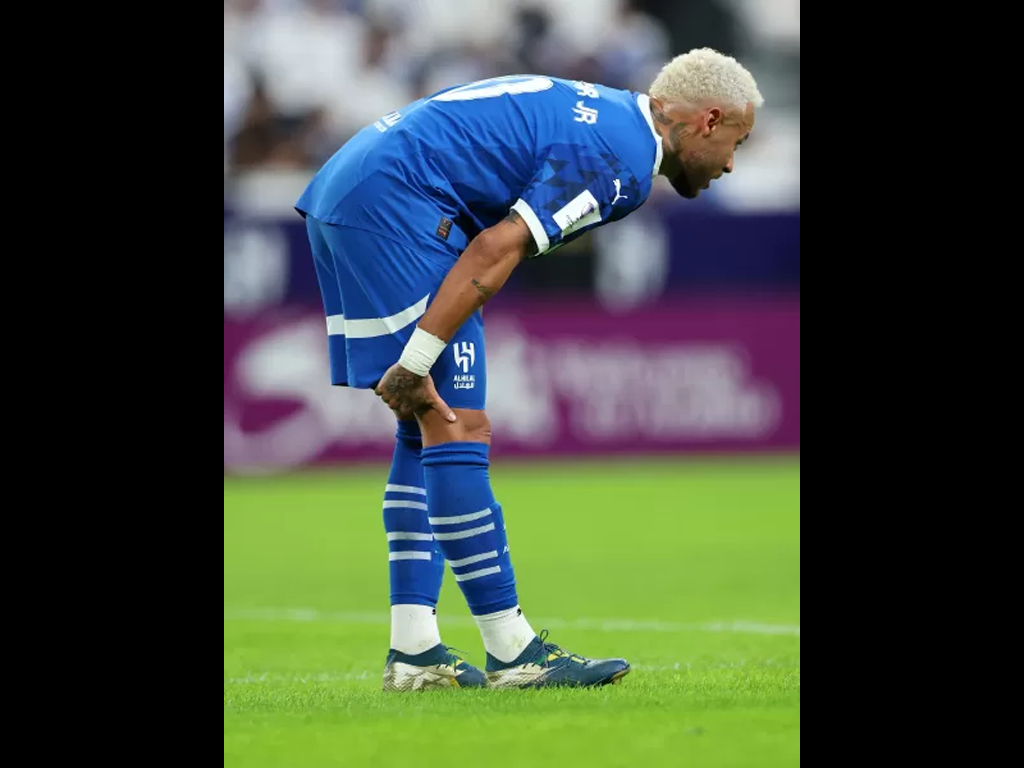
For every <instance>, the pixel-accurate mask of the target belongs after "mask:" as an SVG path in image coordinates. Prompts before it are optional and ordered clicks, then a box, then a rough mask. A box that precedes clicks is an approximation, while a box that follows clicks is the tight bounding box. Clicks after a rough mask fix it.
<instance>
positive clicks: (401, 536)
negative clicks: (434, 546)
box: [388, 531, 434, 541]
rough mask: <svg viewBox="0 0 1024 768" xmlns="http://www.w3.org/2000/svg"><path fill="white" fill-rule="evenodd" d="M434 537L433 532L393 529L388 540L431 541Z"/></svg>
mask: <svg viewBox="0 0 1024 768" xmlns="http://www.w3.org/2000/svg"><path fill="white" fill-rule="evenodd" d="M433 538H434V534H432V533H410V532H408V531H392V532H391V533H389V534H388V541H431V540H432V539H433Z"/></svg>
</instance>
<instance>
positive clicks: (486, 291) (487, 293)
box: [473, 277, 495, 301]
mask: <svg viewBox="0 0 1024 768" xmlns="http://www.w3.org/2000/svg"><path fill="white" fill-rule="evenodd" d="M473 287H474V288H476V289H477V291H479V292H480V295H481V296H483V297H484V301H487V300H488V299H489V298H491V296H493V295H494V294H495V290H494V289H493V288H488V287H487V286H486V285H484V284H483V283H481V282H480V281H479V280H477V279H476V278H475V277H474V278H473Z"/></svg>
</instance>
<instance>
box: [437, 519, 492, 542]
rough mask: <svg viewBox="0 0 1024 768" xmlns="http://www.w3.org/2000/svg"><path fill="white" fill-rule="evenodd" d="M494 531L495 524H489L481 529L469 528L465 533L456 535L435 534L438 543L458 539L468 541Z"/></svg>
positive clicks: (458, 532)
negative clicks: (472, 537) (470, 538)
mask: <svg viewBox="0 0 1024 768" xmlns="http://www.w3.org/2000/svg"><path fill="white" fill-rule="evenodd" d="M493 530H494V523H488V524H487V525H481V526H480V527H479V528H469V529H467V530H465V531H456V532H455V533H435V534H434V538H435V539H437V540H438V541H455V540H456V539H468V538H469V537H470V536H479V535H480V534H481V533H487V532H488V531H493Z"/></svg>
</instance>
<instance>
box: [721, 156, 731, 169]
mask: <svg viewBox="0 0 1024 768" xmlns="http://www.w3.org/2000/svg"><path fill="white" fill-rule="evenodd" d="M722 170H723V171H725V172H726V173H732V158H731V157H730V158H729V162H728V163H726V164H725V168H723V169H722Z"/></svg>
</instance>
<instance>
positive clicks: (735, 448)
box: [224, 297, 800, 473]
mask: <svg viewBox="0 0 1024 768" xmlns="http://www.w3.org/2000/svg"><path fill="white" fill-rule="evenodd" d="M485 322H486V344H487V412H488V415H489V416H490V419H491V424H492V427H493V444H492V455H494V456H522V457H536V458H544V457H549V456H579V457H582V456H601V455H627V454H662V453H706V452H708V453H710V452H716V453H717V452H723V451H732V452H766V451H793V450H798V449H799V446H800V300H799V297H795V298H792V299H777V298H773V299H741V300H726V299H702V300H699V301H687V302H681V301H676V302H675V303H673V304H669V305H661V306H656V307H645V308H644V309H641V310H636V311H632V312H629V313H625V314H617V313H609V312H607V311H606V310H603V309H601V308H600V307H599V306H598V305H597V304H595V303H594V302H591V301H587V300H582V301H577V302H564V301H561V302H557V303H554V302H544V303H538V302H529V303H515V304H511V305H509V306H500V307H495V309H494V310H493V311H492V310H491V309H490V305H489V308H488V310H487V311H486V312H485ZM326 338H327V337H326V328H325V321H324V317H323V314H322V313H320V312H318V311H310V310H305V309H296V308H294V307H291V308H289V307H286V308H283V309H278V310H274V311H273V312H270V313H263V314H259V315H258V316H256V317H254V318H249V319H245V320H237V319H229V318H228V317H227V316H226V317H225V320H224V468H225V472H229V473H247V472H276V471H286V470H290V469H296V468H300V467H306V466H311V465H324V464H328V465H329V464H344V463H353V462H360V461H368V460H389V459H390V457H391V451H392V449H393V447H394V431H395V426H394V417H393V416H392V414H391V412H390V411H389V410H388V408H387V407H386V406H385V405H384V404H383V403H382V402H380V400H378V399H377V398H376V397H374V395H373V394H372V393H371V392H368V391H354V390H349V389H347V388H343V387H331V386H330V385H329V383H328V381H329V378H328V363H327V341H326Z"/></svg>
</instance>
